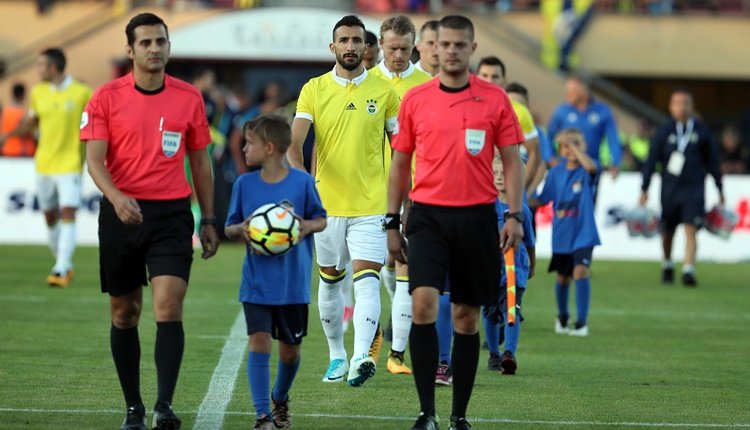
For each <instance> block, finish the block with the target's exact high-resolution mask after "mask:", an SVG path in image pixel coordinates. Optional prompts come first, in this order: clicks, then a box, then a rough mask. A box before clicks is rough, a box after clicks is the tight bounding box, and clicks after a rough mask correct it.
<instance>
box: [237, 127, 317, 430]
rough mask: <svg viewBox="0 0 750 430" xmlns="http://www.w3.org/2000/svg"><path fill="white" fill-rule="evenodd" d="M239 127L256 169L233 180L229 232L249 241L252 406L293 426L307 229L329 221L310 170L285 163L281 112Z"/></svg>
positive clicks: (263, 420)
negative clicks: (274, 366) (274, 351)
mask: <svg viewBox="0 0 750 430" xmlns="http://www.w3.org/2000/svg"><path fill="white" fill-rule="evenodd" d="M242 131H243V135H244V137H245V145H244V147H243V153H244V155H245V162H246V163H247V165H248V166H249V167H260V170H256V171H254V172H251V173H246V174H244V175H242V176H240V177H239V178H237V180H236V181H235V183H234V187H233V189H232V198H231V201H230V204H229V213H228V215H227V222H226V234H227V236H228V237H229V238H232V239H244V240H245V242H246V243H247V244H248V246H247V251H248V252H247V256H246V257H245V261H244V263H243V265H242V283H241V285H240V302H242V306H243V308H244V311H245V320H246V321H247V333H248V341H249V343H248V348H249V351H250V353H249V354H248V358H247V378H248V382H249V384H250V394H251V397H252V401H253V406H254V407H255V412H256V420H257V421H256V423H255V427H254V428H256V429H273V428H275V427H279V428H285V427H290V426H291V414H290V412H289V390H290V389H291V387H292V382H293V381H294V377H295V375H296V374H297V369H298V368H299V364H300V345H301V343H302V338H303V337H305V335H306V334H307V311H308V309H307V308H308V304H309V303H310V276H311V275H310V274H311V273H312V256H313V253H312V248H313V243H312V236H311V235H310V233H316V232H319V231H322V230H323V229H324V228H325V227H326V211H325V209H323V205H322V203H321V201H320V196H319V195H318V192H317V190H316V188H315V180H314V179H313V178H312V176H310V175H308V174H307V173H305V172H303V171H300V170H296V169H290V168H288V167H287V166H286V165H285V164H284V162H283V159H284V154H285V153H286V151H287V148H289V145H290V143H291V131H290V128H289V125H288V124H287V122H286V120H285V119H284V118H282V117H278V116H261V117H258V118H256V119H253V120H252V121H248V122H247V123H246V124H245V125H244V126H243V128H242ZM264 226H265V227H264ZM284 242H286V245H285V244H284ZM272 339H276V340H278V341H279V363H278V371H277V374H276V382H275V383H274V386H273V390H272V391H271V389H270V387H269V385H270V380H271V372H270V363H269V362H270V356H271V346H272Z"/></svg>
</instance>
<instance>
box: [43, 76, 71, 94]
mask: <svg viewBox="0 0 750 430" xmlns="http://www.w3.org/2000/svg"><path fill="white" fill-rule="evenodd" d="M72 83H73V77H72V76H70V75H65V77H64V78H63V80H62V82H60V85H55V84H53V83H50V84H49V86H50V88H52V89H53V90H54V91H65V89H66V88H68V87H69V86H70V84H72Z"/></svg>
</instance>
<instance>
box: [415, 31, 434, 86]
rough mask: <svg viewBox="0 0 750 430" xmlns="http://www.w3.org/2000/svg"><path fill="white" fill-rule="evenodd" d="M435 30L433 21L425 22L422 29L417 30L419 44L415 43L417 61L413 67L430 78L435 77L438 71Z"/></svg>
mask: <svg viewBox="0 0 750 430" xmlns="http://www.w3.org/2000/svg"><path fill="white" fill-rule="evenodd" d="M437 29H438V22H437V21H436V20H434V19H433V20H431V21H427V22H425V23H424V24H422V28H420V29H419V43H417V51H419V61H418V62H417V64H415V65H414V67H416V68H417V69H419V70H421V71H423V72H425V73H427V74H429V75H430V76H435V75H437V74H438V72H439V71H440V65H439V64H438V55H437V49H436V48H437V47H436V44H437Z"/></svg>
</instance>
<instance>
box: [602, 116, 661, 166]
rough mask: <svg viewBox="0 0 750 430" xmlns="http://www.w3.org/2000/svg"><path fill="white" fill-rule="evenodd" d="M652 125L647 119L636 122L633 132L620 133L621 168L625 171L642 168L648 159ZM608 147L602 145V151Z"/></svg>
mask: <svg viewBox="0 0 750 430" xmlns="http://www.w3.org/2000/svg"><path fill="white" fill-rule="evenodd" d="M653 131H654V126H653V124H651V121H649V120H648V119H645V118H644V119H641V120H640V121H639V122H638V130H636V132H635V133H634V134H629V135H628V134H625V133H622V134H621V139H622V168H623V170H627V171H631V172H632V171H638V172H640V171H641V170H642V169H643V164H644V163H645V162H646V159H648V148H649V144H650V141H651V135H652V134H653ZM604 149H608V147H602V152H604V151H603V150H604Z"/></svg>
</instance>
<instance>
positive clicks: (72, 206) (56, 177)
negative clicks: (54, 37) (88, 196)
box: [0, 48, 92, 288]
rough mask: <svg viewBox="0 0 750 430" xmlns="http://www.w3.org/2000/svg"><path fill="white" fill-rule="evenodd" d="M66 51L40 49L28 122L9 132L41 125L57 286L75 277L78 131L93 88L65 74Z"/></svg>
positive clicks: (38, 157) (41, 174)
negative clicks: (36, 78)
mask: <svg viewBox="0 0 750 430" xmlns="http://www.w3.org/2000/svg"><path fill="white" fill-rule="evenodd" d="M65 63H66V59H65V54H64V53H63V51H62V50H60V49H57V48H50V49H47V50H45V51H43V52H42V54H41V55H40V56H39V58H38V60H37V64H36V68H37V72H38V73H39V77H40V78H41V80H42V82H41V83H39V84H37V85H36V86H34V88H33V89H32V90H31V107H30V109H29V111H28V114H27V116H26V118H25V119H24V121H22V122H21V124H20V125H19V127H18V128H17V129H16V130H15V131H12V132H10V133H9V134H8V135H7V136H0V141H3V140H5V138H7V137H10V136H28V135H31V134H32V132H33V131H34V129H35V128H37V127H38V129H39V145H38V148H37V151H36V154H35V155H34V160H35V164H36V173H37V197H38V198H39V207H40V209H41V210H42V211H43V212H44V218H45V220H46V221H47V227H48V228H49V246H50V249H51V250H52V254H53V255H54V256H55V257H56V259H57V261H56V262H55V266H54V267H53V268H52V272H51V273H50V275H49V276H48V277H47V283H48V284H49V285H51V286H54V287H61V288H64V287H67V286H68V284H70V281H71V280H72V279H73V252H74V251H75V245H76V226H75V216H76V210H77V209H78V206H79V205H80V202H81V171H82V170H83V145H82V144H81V140H80V138H79V136H78V134H79V129H80V127H79V126H80V124H81V122H82V118H81V115H82V113H83V109H84V108H85V107H86V103H87V102H88V101H89V98H91V93H92V91H91V88H89V87H88V86H87V85H85V84H82V83H80V82H78V81H76V80H75V79H73V78H72V77H71V76H70V75H67V74H65Z"/></svg>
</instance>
